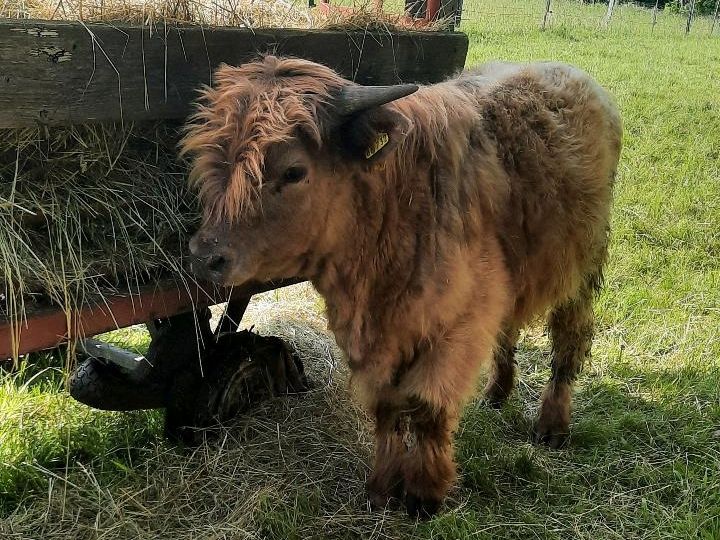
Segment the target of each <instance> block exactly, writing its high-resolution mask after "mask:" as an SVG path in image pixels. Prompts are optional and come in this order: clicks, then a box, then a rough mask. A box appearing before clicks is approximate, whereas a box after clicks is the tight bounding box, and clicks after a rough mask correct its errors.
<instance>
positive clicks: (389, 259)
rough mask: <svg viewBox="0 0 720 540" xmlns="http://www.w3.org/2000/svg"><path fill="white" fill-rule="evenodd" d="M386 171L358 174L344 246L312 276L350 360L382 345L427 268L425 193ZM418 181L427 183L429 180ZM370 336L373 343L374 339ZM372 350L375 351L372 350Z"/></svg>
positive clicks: (332, 325) (363, 357) (423, 183)
mask: <svg viewBox="0 0 720 540" xmlns="http://www.w3.org/2000/svg"><path fill="white" fill-rule="evenodd" d="M383 175H388V172H387V171H386V170H381V171H379V172H378V173H376V176H375V177H372V178H371V177H364V178H358V179H357V182H358V186H360V187H359V189H358V190H357V193H356V196H355V200H354V204H353V205H352V208H353V215H352V219H349V220H348V223H349V225H348V226H347V227H348V230H347V237H346V238H345V241H344V242H342V246H341V247H339V248H338V249H334V250H333V251H332V253H331V254H329V255H328V258H327V260H326V261H325V264H324V265H323V268H322V270H321V272H319V274H318V275H317V276H316V277H315V278H314V279H313V283H314V285H315V287H316V288H317V289H318V291H319V292H320V294H322V296H323V297H324V299H325V302H326V305H327V312H328V319H329V325H330V327H331V329H332V330H333V331H334V332H335V335H336V337H337V340H338V343H339V345H340V346H341V347H342V348H343V349H345V351H346V353H347V354H348V356H349V359H350V361H351V362H362V361H364V360H365V357H366V356H367V355H368V354H374V353H377V351H376V350H375V349H377V348H382V339H383V338H382V336H383V335H389V334H392V332H393V328H392V326H393V324H394V323H395V322H397V320H398V316H397V315H398V311H399V310H401V309H406V308H407V307H408V306H407V303H406V300H407V298H408V296H409V292H410V289H412V287H414V286H416V282H417V281H418V279H419V278H420V276H418V275H417V272H420V271H421V269H422V267H423V264H422V263H423V261H419V260H418V257H419V254H420V253H421V252H422V251H427V250H423V249H422V248H423V246H421V242H428V241H431V238H430V235H429V234H427V230H426V225H424V224H427V219H428V218H430V216H428V215H425V217H423V216H422V215H421V213H422V212H423V210H425V211H426V212H427V208H428V204H427V201H426V200H425V199H426V198H427V195H428V194H427V193H424V192H423V190H422V189H417V187H416V188H415V189H408V186H407V185H403V186H400V185H399V184H398V183H397V182H395V181H394V180H393V179H392V178H387V177H383ZM419 185H428V184H427V180H424V181H423V182H419ZM371 339H372V341H370V340H371ZM370 349H373V350H372V351H371V350H370Z"/></svg>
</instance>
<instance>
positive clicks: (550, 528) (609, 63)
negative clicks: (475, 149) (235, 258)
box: [0, 0, 720, 540]
mask: <svg viewBox="0 0 720 540" xmlns="http://www.w3.org/2000/svg"><path fill="white" fill-rule="evenodd" d="M543 4H544V2H536V1H532V2H529V3H528V2H521V1H520V0H503V2H493V3H490V2H482V1H480V0H477V1H476V2H475V3H473V2H472V1H466V7H467V8H468V14H469V16H470V17H471V18H472V20H469V21H465V22H464V24H463V28H462V29H463V30H464V31H465V32H467V33H468V35H469V37H470V43H471V48H470V53H469V57H468V64H475V63H479V62H482V61H485V60H491V59H507V60H520V61H526V60H535V59H552V60H560V61H567V62H571V63H574V64H576V65H578V66H580V67H582V68H584V69H585V70H587V71H588V72H589V73H591V74H592V75H593V76H595V77H596V78H597V79H598V80H599V81H600V82H601V83H602V84H603V85H605V86H606V87H607V88H609V89H610V90H611V91H612V92H613V94H614V95H615V96H616V97H617V101H618V103H619V105H620V108H621V110H622V114H623V117H624V121H625V148H624V151H623V156H622V161H621V167H620V174H619V178H618V182H617V191H616V203H615V208H614V216H613V237H612V246H611V259H610V264H609V268H608V270H607V284H606V287H605V290H604V292H603V293H602V296H601V298H600V299H599V301H598V302H597V312H598V323H599V324H598V335H597V339H596V341H595V346H594V355H593V360H592V362H591V363H590V364H589V365H588V366H587V367H586V370H585V372H584V374H583V375H582V377H581V378H580V381H579V385H578V389H577V394H576V399H575V412H574V424H573V432H572V439H571V444H570V445H569V447H568V448H567V449H565V450H561V451H549V450H546V449H544V448H537V447H534V446H533V445H531V444H530V443H529V439H528V433H529V427H530V422H531V419H532V416H533V414H534V411H535V407H536V403H537V399H538V396H539V393H540V391H541V388H542V385H543V384H544V382H545V380H546V379H547V377H548V374H549V369H548V368H549V361H548V353H549V346H548V342H547V337H546V335H545V333H544V331H543V329H542V328H534V329H530V330H529V331H528V332H527V333H526V334H525V335H524V336H523V339H522V342H521V345H520V353H519V363H520V370H521V382H520V384H519V387H518V391H517V393H516V394H515V395H514V396H513V398H512V399H511V401H510V403H509V404H508V406H507V407H506V408H505V409H504V410H503V411H501V412H497V411H492V410H489V409H487V408H485V407H484V406H483V405H482V404H481V403H480V402H479V401H478V402H474V403H472V404H470V406H469V407H468V409H467V411H466V414H465V417H464V420H463V422H462V424H461V428H460V431H459V433H458V435H457V457H458V463H459V466H460V472H461V478H460V480H459V483H458V486H457V488H456V489H454V490H453V492H452V495H451V497H450V499H449V500H448V501H447V505H446V507H445V510H444V512H443V513H442V514H441V515H440V516H438V517H437V518H435V519H433V520H432V521H430V522H426V523H420V524H417V523H414V522H410V521H407V520H406V519H405V517H404V516H403V515H402V514H400V513H393V512H387V513H384V514H383V513H370V512H369V511H368V510H367V509H366V507H365V503H364V493H363V483H364V479H365V476H366V474H367V473H368V464H369V460H370V455H371V439H370V432H369V426H368V423H367V421H366V419H365V418H364V417H363V415H362V413H360V412H359V411H358V410H356V409H355V408H354V407H353V406H352V405H351V402H350V399H349V396H348V390H347V374H346V372H345V370H344V368H343V367H342V363H341V362H340V361H339V356H338V353H337V351H336V349H335V346H334V344H333V341H332V338H330V337H329V336H327V334H326V332H325V330H324V320H323V317H322V308H321V306H322V303H321V302H320V300H319V299H318V298H317V297H316V296H315V294H314V292H313V291H312V290H310V289H309V288H308V287H307V286H299V287H296V288H294V289H288V290H285V291H278V292H274V293H268V294H266V295H264V296H262V297H260V298H257V299H256V300H255V301H254V303H253V305H252V306H251V310H250V313H249V316H248V322H249V323H250V322H255V323H256V324H257V325H258V326H257V328H258V329H260V330H261V331H263V332H267V333H276V334H278V335H281V336H283V337H286V338H287V339H288V340H290V341H291V342H292V343H294V344H295V345H296V346H297V347H298V348H299V349H300V351H301V353H302V354H303V356H304V357H305V359H306V364H307V365H308V369H309V371H310V375H311V377H312V379H313V380H314V381H315V383H316V384H315V389H314V390H313V391H312V392H311V393H310V394H309V395H307V396H304V397H292V398H287V399H279V400H276V401H273V402H270V403H266V404H264V405H262V407H261V409H260V410H259V411H256V412H255V413H254V414H253V415H252V416H248V417H243V418H240V419H239V420H238V422H237V423H236V424H234V425H232V426H228V427H226V428H223V429H221V430H219V439H218V441H217V442H214V443H212V444H209V445H206V446H203V447H201V448H200V449H198V450H196V451H193V452H189V451H183V450H181V449H177V448H174V447H172V446H171V445H169V444H168V443H166V442H164V441H163V440H162V438H161V430H162V418H161V416H160V415H159V414H158V413H157V412H138V413H132V414H113V413H104V412H99V411H94V410H91V409H89V408H87V407H84V406H82V405H80V404H78V403H75V402H74V401H72V400H71V399H70V398H68V397H67V396H66V395H65V394H64V393H63V392H62V390H61V387H62V386H61V381H62V375H61V373H60V371H59V369H58V368H57V367H53V366H52V365H49V364H43V363H42V359H40V360H41V362H40V364H39V367H38V366H36V367H28V368H26V369H25V370H24V371H22V372H20V373H19V374H13V375H8V376H5V377H4V378H3V379H2V380H0V537H1V538H3V539H5V538H8V539H10V538H12V539H25V538H27V539H30V538H33V539H35V538H51V539H60V538H88V539H90V538H103V539H106V538H107V539H120V538H169V539H190V538H282V539H285V538H310V537H314V538H399V537H416V538H436V539H441V538H442V539H456V538H523V539H525V538H568V539H569V538H587V539H591V538H592V539H597V538H608V539H614V538H617V539H626V538H646V539H661V538H662V539H664V538H678V539H681V538H682V539H685V538H686V539H690V538H692V539H702V540H711V539H718V538H720V227H719V226H718V220H720V77H718V75H719V74H720V36H717V37H715V38H708V37H706V36H707V31H701V28H702V25H705V24H706V21H700V22H699V23H698V25H697V26H696V32H694V34H693V35H691V36H690V37H689V38H685V37H683V35H682V32H681V31H676V29H677V28H680V27H681V26H682V24H683V23H682V20H681V19H680V18H677V17H675V18H670V17H666V16H665V15H662V21H661V23H659V24H658V28H657V29H656V32H655V33H653V34H651V32H650V25H649V22H650V13H649V12H648V11H644V10H639V9H636V8H632V7H630V6H622V7H621V8H620V9H619V11H618V12H617V13H616V17H615V19H614V21H613V24H611V26H610V29H609V30H605V29H602V28H600V27H598V24H597V23H598V20H599V18H600V17H602V14H603V11H604V8H603V7H602V6H581V5H579V4H573V3H571V2H567V1H565V2H563V3H561V4H554V6H555V7H554V11H555V14H554V20H553V21H552V25H551V27H550V28H549V29H548V30H547V31H545V32H540V31H539V30H538V23H539V20H540V18H541V14H542V5H543ZM483 13H486V14H487V13H492V14H493V16H483ZM503 13H505V14H506V15H504V16H503V15H502V14H503ZM520 14H523V15H522V16H521V15H520ZM525 14H527V15H525ZM614 23H617V24H614ZM661 24H662V25H666V26H663V27H661V26H660V25H661ZM705 28H706V29H707V28H708V27H707V26H706V27H705ZM113 339H114V340H115V341H118V342H120V343H125V344H129V345H130V346H135V347H137V348H140V349H142V347H143V346H145V344H146V337H145V335H144V334H143V333H142V332H140V331H138V330H129V331H128V330H126V331H122V332H117V333H115V334H114V335H113Z"/></svg>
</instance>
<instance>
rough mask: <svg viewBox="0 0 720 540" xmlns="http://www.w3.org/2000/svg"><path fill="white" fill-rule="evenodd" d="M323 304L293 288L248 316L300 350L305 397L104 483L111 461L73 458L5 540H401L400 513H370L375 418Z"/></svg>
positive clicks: (140, 462)
mask: <svg viewBox="0 0 720 540" xmlns="http://www.w3.org/2000/svg"><path fill="white" fill-rule="evenodd" d="M320 305H321V301H320V300H319V299H318V297H317V295H316V294H315V293H314V292H313V291H312V289H311V287H309V286H308V285H299V286H296V287H292V288H288V289H284V290H281V291H275V292H271V293H266V294H264V295H262V296H261V297H260V298H258V299H255V300H254V301H253V303H252V304H251V306H250V309H249V310H248V313H247V322H248V324H254V325H255V329H256V330H257V331H259V332H260V333H261V334H263V335H270V334H271V335H278V336H280V337H282V338H283V339H285V340H287V341H288V342H289V343H291V344H292V345H293V346H294V347H295V348H296V349H297V350H298V352H299V354H300V356H301V358H302V360H303V362H304V363H305V366H306V371H307V373H308V376H309V378H310V380H311V381H312V383H313V388H312V389H311V391H310V392H308V393H306V394H302V395H299V396H289V397H282V398H276V399H272V400H269V401H266V402H263V403H261V404H259V406H257V407H256V408H254V409H253V410H250V411H248V413H247V414H244V415H241V416H240V417H238V418H237V420H236V421H235V422H234V423H232V424H228V425H225V426H218V427H217V428H215V429H213V430H209V431H208V435H209V436H211V437H209V438H208V441H207V442H206V443H205V444H203V445H201V446H200V447H198V448H196V449H189V450H183V449H180V448H175V447H171V446H168V445H167V444H166V443H164V442H162V441H159V440H158V441H157V442H154V443H151V444H150V445H149V448H147V449H145V450H141V451H140V453H141V455H140V457H139V458H137V459H135V460H133V464H132V465H131V466H129V467H127V466H123V467H124V469H123V471H124V473H123V474H117V473H116V474H112V475H110V476H109V479H108V477H107V476H105V477H103V476H102V473H103V467H110V468H112V464H110V463H107V462H103V460H102V459H99V460H95V461H93V460H92V459H87V458H85V459H84V460H83V459H82V458H80V459H77V460H75V462H74V463H73V462H72V461H71V464H70V467H69V468H68V469H67V470H65V469H64V468H62V467H60V468H59V469H56V470H54V471H51V472H49V473H48V476H49V477H51V478H52V479H53V480H52V482H51V483H50V485H49V488H48V491H47V493H46V495H43V496H40V497H37V498H35V499H34V500H33V502H32V504H21V505H20V506H19V507H18V509H17V511H16V512H15V513H14V514H12V515H10V516H8V517H7V518H6V519H5V520H4V524H3V523H2V522H0V536H1V535H2V534H3V533H4V534H5V536H3V538H6V537H7V538H17V539H25V538H27V539H29V538H44V539H46V540H60V539H65V538H74V539H79V540H83V539H97V538H103V539H105V540H120V539H126V538H138V539H151V538H152V539H156V538H162V539H173V540H186V539H187V540H190V539H197V538H233V539H236V538H278V539H281V538H282V539H286V538H398V537H407V533H408V532H412V530H413V527H414V525H413V524H411V523H410V522H409V521H408V520H407V519H406V518H405V516H404V515H403V514H402V513H400V512H390V511H388V512H385V513H383V512H370V511H369V509H368V508H367V503H366V498H365V488H364V484H365V480H366V477H367V475H368V473H369V469H370V462H371V457H372V446H373V440H372V432H371V425H370V422H369V421H368V419H367V417H366V416H365V415H364V414H363V413H362V412H361V411H360V410H359V409H358V408H356V406H355V405H354V402H353V400H352V398H351V395H350V393H349V391H348V372H347V370H346V368H344V367H341V365H342V363H341V362H339V360H340V353H339V351H338V349H337V346H336V345H335V343H334V341H333V339H332V337H331V336H330V335H329V334H328V332H327V330H326V321H325V319H324V318H323V317H322V316H320V315H318V313H319V310H318V309H317V308H318V307H319V306H320ZM135 450H137V449H134V451H135ZM123 452H124V451H123ZM50 473H51V474H52V475H54V476H51V474H50ZM28 502H29V501H28ZM401 533H405V534H401Z"/></svg>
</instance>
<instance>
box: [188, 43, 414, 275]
mask: <svg viewBox="0 0 720 540" xmlns="http://www.w3.org/2000/svg"><path fill="white" fill-rule="evenodd" d="M416 89H417V87H416V86H415V85H399V86H390V87H366V86H359V85H356V84H354V83H351V82H349V81H347V80H345V79H343V78H342V77H340V76H339V75H337V74H336V73H335V72H333V71H332V70H330V69H329V68H326V67H324V66H321V65H319V64H315V63H312V62H308V61H305V60H299V59H291V58H276V57H272V56H269V57H265V58H264V59H262V60H260V61H257V62H252V63H249V64H245V65H242V66H240V67H237V68H235V67H229V66H222V67H221V68H219V69H218V71H217V72H216V74H215V86H214V87H213V88H206V89H205V90H204V93H203V96H202V99H201V102H200V104H199V105H198V110H197V112H196V114H195V115H194V116H193V117H192V118H191V121H190V124H189V126H188V131H187V135H186V137H185V138H184V140H183V143H182V146H183V148H182V151H183V153H190V154H191V155H192V156H193V158H194V166H193V169H192V173H191V181H192V182H193V184H194V185H195V186H197V188H198V189H199V193H200V200H201V203H202V206H203V224H202V226H201V227H200V229H199V230H198V231H197V233H196V234H195V235H194V236H193V238H192V240H191V241H190V251H191V253H192V255H193V269H194V271H195V272H196V273H198V274H199V275H201V276H202V277H205V278H209V279H211V280H213V281H215V282H218V283H223V284H237V283H243V282H247V281H268V280H274V279H282V278H290V277H303V278H310V277H312V274H313V272H314V271H316V270H315V269H316V268H317V266H318V264H319V263H320V261H321V260H322V259H323V258H324V257H325V256H326V255H328V254H329V253H331V252H332V250H333V249H335V247H336V246H337V245H338V243H341V242H345V243H347V242H351V241H352V239H351V238H348V237H347V235H348V234H349V230H348V227H350V226H351V224H349V223H348V220H349V219H350V215H349V212H348V208H350V205H352V204H357V201H358V193H357V190H358V187H357V186H354V185H353V184H354V178H356V176H357V175H358V174H364V173H365V172H367V171H368V170H373V168H374V167H376V166H382V165H383V162H384V160H386V159H387V158H388V156H389V155H391V153H392V152H394V151H395V150H396V149H397V146H398V144H399V143H401V142H402V140H403V139H404V137H405V136H406V134H407V133H408V132H409V130H410V128H411V125H410V122H409V120H408V119H407V117H406V116H404V115H403V114H401V113H400V112H399V111H398V110H397V109H396V108H395V107H394V106H391V105H388V104H389V103H390V102H392V101H394V100H396V99H398V98H401V97H404V96H406V95H408V94H410V93H412V92H414V91H415V90H416Z"/></svg>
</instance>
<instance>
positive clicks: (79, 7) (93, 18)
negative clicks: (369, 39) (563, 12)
mask: <svg viewBox="0 0 720 540" xmlns="http://www.w3.org/2000/svg"><path fill="white" fill-rule="evenodd" d="M317 4H318V5H317V7H309V6H308V2H307V0H217V1H212V2H205V1H202V0H155V1H153V0H147V1H144V0H52V1H47V0H0V17H9V18H19V19H44V20H68V21H74V20H77V21H84V22H107V23H120V22H122V23H132V24H141V25H147V26H155V25H158V24H163V25H165V24H199V25H203V26H210V27H212V26H234V27H241V28H250V29H259V28H306V29H307V28H316V29H326V30H357V29H362V30H367V31H378V30H379V31H392V30H407V29H412V30H425V31H434V30H440V29H443V28H445V27H446V26H447V22H448V21H446V20H438V21H432V22H429V23H428V22H423V21H418V20H414V19H412V18H411V17H408V16H406V15H405V14H404V13H402V12H401V11H398V10H397V9H395V11H394V12H392V11H388V10H385V9H384V6H383V0H358V1H355V0H353V1H352V2H350V5H349V6H348V5H335V4H333V5H329V4H322V3H321V2H320V0H318V1H317ZM339 4H347V2H343V1H342V0H341V1H340V2H339ZM399 5H402V4H398V3H397V2H393V3H392V6H388V7H391V8H397V7H398V6H399Z"/></svg>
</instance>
